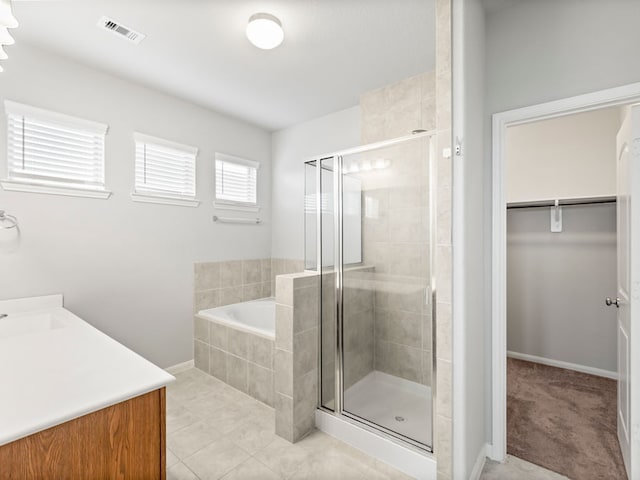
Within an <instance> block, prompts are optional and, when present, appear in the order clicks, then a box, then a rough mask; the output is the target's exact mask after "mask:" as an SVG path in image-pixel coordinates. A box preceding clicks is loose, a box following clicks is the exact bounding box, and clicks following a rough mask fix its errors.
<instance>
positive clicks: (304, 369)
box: [274, 272, 319, 442]
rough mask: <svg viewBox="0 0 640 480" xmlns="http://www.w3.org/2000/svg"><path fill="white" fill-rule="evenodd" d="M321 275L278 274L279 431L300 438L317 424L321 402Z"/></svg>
mask: <svg viewBox="0 0 640 480" xmlns="http://www.w3.org/2000/svg"><path fill="white" fill-rule="evenodd" d="M318 281H319V277H318V274H316V273H314V272H305V273H298V274H289V275H279V276H278V277H277V278H276V345H275V357H274V370H275V400H274V404H275V420H276V434H277V435H279V436H280V437H282V438H285V439H286V440H288V441H290V442H297V441H298V440H300V439H301V438H304V437H305V436H306V435H307V434H309V433H310V432H311V431H312V430H313V428H314V425H315V410H316V406H317V403H318V307H319V288H318V287H319V285H318Z"/></svg>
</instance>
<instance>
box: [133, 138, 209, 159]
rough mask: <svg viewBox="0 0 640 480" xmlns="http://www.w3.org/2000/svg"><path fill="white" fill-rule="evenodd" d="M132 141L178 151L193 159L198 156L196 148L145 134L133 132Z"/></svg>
mask: <svg viewBox="0 0 640 480" xmlns="http://www.w3.org/2000/svg"><path fill="white" fill-rule="evenodd" d="M133 140H134V141H136V142H140V143H150V144H152V145H160V146H162V147H167V148H171V149H173V150H180V151H183V152H185V153H188V154H191V155H193V156H195V157H197V156H198V148H197V147H192V146H191V145H185V144H184V143H178V142H174V141H171V140H166V139H164V138H159V137H153V136H151V135H147V134H146V133H139V132H133Z"/></svg>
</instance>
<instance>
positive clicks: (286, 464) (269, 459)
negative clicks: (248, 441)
mask: <svg viewBox="0 0 640 480" xmlns="http://www.w3.org/2000/svg"><path fill="white" fill-rule="evenodd" d="M309 456H310V454H309V452H308V451H307V450H305V449H303V448H301V447H299V446H297V445H293V444H291V443H289V442H287V441H286V440H284V439H282V438H280V437H277V438H276V439H275V440H274V441H273V442H271V444H269V446H267V447H266V448H264V449H262V450H260V451H259V452H258V453H256V454H255V455H254V458H255V459H256V460H258V461H259V462H261V463H262V464H264V465H265V466H266V467H268V468H269V469H270V470H272V471H274V472H275V473H277V474H278V475H280V476H282V477H285V478H289V477H290V476H291V475H292V474H293V473H294V472H295V471H296V470H297V469H298V468H299V467H300V466H301V465H302V464H303V463H304V462H306V461H308V460H309Z"/></svg>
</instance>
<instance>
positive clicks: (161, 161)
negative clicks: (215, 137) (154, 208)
mask: <svg viewBox="0 0 640 480" xmlns="http://www.w3.org/2000/svg"><path fill="white" fill-rule="evenodd" d="M147 138H148V137H146V136H145V138H144V139H145V140H146V139H147ZM159 141H160V142H161V141H162V140H159ZM195 162H196V155H195V153H192V152H190V151H182V150H178V149H175V148H169V147H165V146H163V145H160V144H154V143H151V142H147V141H142V139H140V138H138V139H137V140H136V158H135V164H136V166H135V189H136V192H144V193H152V194H153V193H156V194H164V195H179V196H182V197H185V196H186V197H195V194H196V192H195V183H196V182H195Z"/></svg>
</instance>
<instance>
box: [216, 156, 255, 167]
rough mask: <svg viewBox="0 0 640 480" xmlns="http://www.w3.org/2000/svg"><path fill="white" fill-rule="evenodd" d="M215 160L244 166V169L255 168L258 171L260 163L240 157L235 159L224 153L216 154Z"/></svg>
mask: <svg viewBox="0 0 640 480" xmlns="http://www.w3.org/2000/svg"><path fill="white" fill-rule="evenodd" d="M215 159H216V161H217V160H220V161H222V162H229V163H236V164H238V165H244V166H245V167H250V168H255V169H256V170H260V162H256V161H254V160H249V159H246V158H242V157H236V156H235V155H229V154H226V153H220V152H216V155H215Z"/></svg>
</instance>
